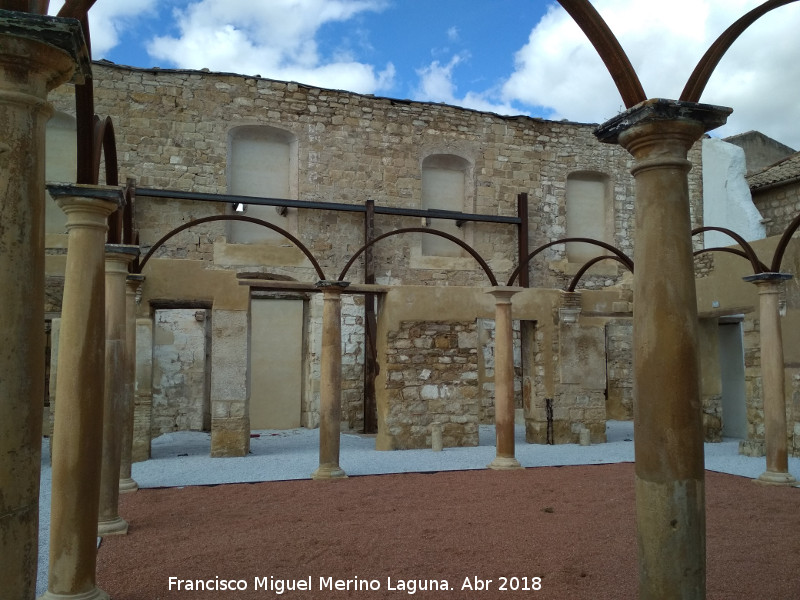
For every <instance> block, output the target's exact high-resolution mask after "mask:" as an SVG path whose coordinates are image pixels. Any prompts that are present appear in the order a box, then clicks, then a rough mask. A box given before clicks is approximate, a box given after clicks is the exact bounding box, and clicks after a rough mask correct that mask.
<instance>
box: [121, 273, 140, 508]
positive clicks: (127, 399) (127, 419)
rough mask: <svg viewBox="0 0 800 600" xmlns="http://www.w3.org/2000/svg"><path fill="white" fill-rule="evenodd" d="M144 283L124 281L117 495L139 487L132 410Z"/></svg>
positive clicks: (135, 277) (132, 277) (136, 279)
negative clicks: (134, 471) (139, 302)
mask: <svg viewBox="0 0 800 600" xmlns="http://www.w3.org/2000/svg"><path fill="white" fill-rule="evenodd" d="M142 281H144V275H128V277H127V278H126V280H125V362H124V369H123V371H124V374H125V393H124V395H123V397H122V406H121V408H120V415H121V418H122V419H121V421H122V422H121V424H120V445H121V449H120V465H119V491H120V493H121V494H124V493H127V492H135V491H136V490H138V489H139V484H138V483H136V481H134V479H133V477H132V474H131V463H132V462H133V461H132V453H133V410H134V398H135V393H136V390H135V388H136V292H137V291H138V290H139V286H140V285H141V284H142Z"/></svg>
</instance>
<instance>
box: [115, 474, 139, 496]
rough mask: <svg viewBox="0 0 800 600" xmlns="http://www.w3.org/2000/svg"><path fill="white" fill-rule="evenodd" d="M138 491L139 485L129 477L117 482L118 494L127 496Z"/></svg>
mask: <svg viewBox="0 0 800 600" xmlns="http://www.w3.org/2000/svg"><path fill="white" fill-rule="evenodd" d="M138 489H139V484H138V483H136V482H135V481H134V480H133V479H131V478H130V477H126V478H125V479H120V480H119V493H120V494H127V493H129V492H135V491H136V490H138Z"/></svg>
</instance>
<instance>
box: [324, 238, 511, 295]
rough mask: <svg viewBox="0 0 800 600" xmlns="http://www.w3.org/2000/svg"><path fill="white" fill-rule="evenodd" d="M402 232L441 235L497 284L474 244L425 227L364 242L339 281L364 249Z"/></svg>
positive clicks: (346, 266) (493, 283) (341, 279)
mask: <svg viewBox="0 0 800 600" xmlns="http://www.w3.org/2000/svg"><path fill="white" fill-rule="evenodd" d="M401 233H428V234H431V235H436V236H439V237H443V238H445V239H447V240H450V241H451V242H453V243H454V244H457V245H458V246H460V247H461V248H462V249H464V250H466V251H467V252H468V253H469V255H470V256H471V257H472V258H474V259H475V260H476V261H477V262H478V264H479V265H480V266H481V268H482V269H483V272H484V273H486V276H487V277H488V278H489V281H490V282H491V284H492V285H495V286H496V285H497V278H496V277H495V276H494V273H493V272H492V269H491V268H490V267H489V264H488V263H487V262H486V261H485V260H483V257H482V256H481V255H480V254H478V253H477V251H476V250H475V249H474V248H472V246H470V245H469V244H467V243H466V242H464V241H462V240H460V239H458V238H457V237H455V236H452V235H450V234H449V233H445V232H443V231H437V230H435V229H427V228H425V227H406V228H405V229H396V230H394V231H390V232H389V233H384V234H383V235H379V236H378V237H376V238H375V239H374V240H372V241H370V242H369V243H367V244H364V245H363V246H361V248H359V249H358V251H357V252H356V253H355V254H353V256H351V257H350V260H349V261H347V264H346V265H345V266H344V269H342V272H341V274H340V275H339V281H343V280H344V276H345V275H347V272H348V271H349V270H350V267H352V266H353V263H354V262H355V261H356V259H357V258H358V257H359V256H361V254H363V253H364V251H366V250H367V249H368V248H371V247H372V246H374V245H375V244H376V243H377V242H379V241H381V240H383V239H386V238H388V237H391V236H393V235H399V234H401Z"/></svg>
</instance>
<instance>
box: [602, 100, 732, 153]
mask: <svg viewBox="0 0 800 600" xmlns="http://www.w3.org/2000/svg"><path fill="white" fill-rule="evenodd" d="M732 112H733V109H731V108H727V107H725V106H716V105H713V104H698V103H696V102H683V101H681V100H666V99H664V98H651V99H650V100H645V101H644V102H640V103H639V104H637V105H636V106H632V107H631V108H629V109H628V110H626V111H625V112H623V113H620V114H618V115H617V116H616V117H613V118H612V119H609V120H608V121H606V122H605V123H603V124H602V125H600V126H599V127H598V128H597V129H595V130H594V135H595V137H596V138H597V139H598V140H599V141H601V142H604V143H606V144H617V143H619V136H620V134H622V133H623V132H625V131H627V130H628V129H630V128H631V127H634V126H636V125H642V124H645V123H655V122H658V121H694V122H697V123H700V124H702V126H703V131H704V132H705V131H711V130H712V129H716V128H717V127H720V126H722V125H724V124H725V122H726V121H727V120H728V115H729V114H731V113H732Z"/></svg>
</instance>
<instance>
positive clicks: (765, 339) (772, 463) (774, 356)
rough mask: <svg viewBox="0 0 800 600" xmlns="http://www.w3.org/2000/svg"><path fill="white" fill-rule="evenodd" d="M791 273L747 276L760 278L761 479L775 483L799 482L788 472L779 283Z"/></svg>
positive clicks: (756, 279) (758, 280)
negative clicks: (764, 466)
mask: <svg viewBox="0 0 800 600" xmlns="http://www.w3.org/2000/svg"><path fill="white" fill-rule="evenodd" d="M770 275H773V277H770ZM788 277H789V276H788V275H782V274H779V273H775V274H762V275H761V276H759V275H756V276H754V277H747V278H745V279H746V280H749V281H756V282H757V284H758V296H759V305H760V314H759V319H760V323H761V325H760V329H761V332H760V338H761V390H762V394H763V400H764V441H765V446H766V453H767V470H766V471H765V472H764V473H762V474H761V475H760V476H759V478H758V481H760V482H762V483H770V484H776V485H792V484H794V483H796V480H795V478H794V477H793V476H792V475H791V474H790V473H789V450H788V446H789V444H788V439H787V430H786V396H785V393H786V392H785V384H784V376H785V373H784V364H783V339H782V334H781V321H780V311H779V307H778V301H779V298H780V285H781V282H782V281H783V280H785V279H788Z"/></svg>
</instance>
